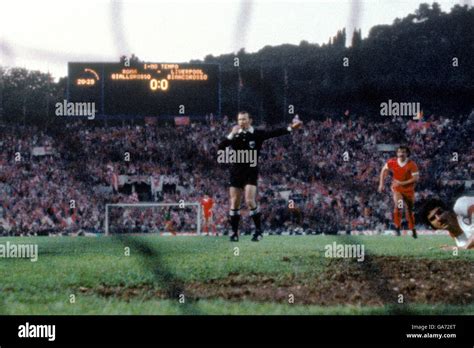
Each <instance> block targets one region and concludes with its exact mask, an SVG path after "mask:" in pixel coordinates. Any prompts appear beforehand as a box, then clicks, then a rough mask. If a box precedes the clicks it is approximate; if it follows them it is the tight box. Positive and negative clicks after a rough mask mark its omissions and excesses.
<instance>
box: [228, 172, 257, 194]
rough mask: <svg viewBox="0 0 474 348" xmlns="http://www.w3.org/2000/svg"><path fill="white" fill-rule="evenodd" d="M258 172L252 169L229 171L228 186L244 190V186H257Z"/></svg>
mask: <svg viewBox="0 0 474 348" xmlns="http://www.w3.org/2000/svg"><path fill="white" fill-rule="evenodd" d="M257 181H258V170H257V169H256V168H252V167H246V168H232V170H231V171H230V180H229V186H231V187H238V188H242V189H243V188H244V187H245V186H246V185H254V186H257Z"/></svg>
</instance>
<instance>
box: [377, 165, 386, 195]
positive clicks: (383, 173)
mask: <svg viewBox="0 0 474 348" xmlns="http://www.w3.org/2000/svg"><path fill="white" fill-rule="evenodd" d="M387 174H388V167H387V164H384V165H383V167H382V170H381V171H380V177H379V189H378V191H379V192H380V193H382V192H383V187H384V183H385V178H386V177H387Z"/></svg>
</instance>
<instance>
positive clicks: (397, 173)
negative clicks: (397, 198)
mask: <svg viewBox="0 0 474 348" xmlns="http://www.w3.org/2000/svg"><path fill="white" fill-rule="evenodd" d="M385 165H386V167H387V168H388V169H389V170H390V171H391V172H392V175H393V178H394V179H396V180H398V181H406V180H410V179H411V178H413V176H415V175H418V166H417V165H416V163H415V162H413V161H412V160H410V159H408V160H407V161H406V162H405V163H400V162H399V161H398V158H396V157H394V158H390V159H389V160H388V161H387V163H386V164H385ZM392 190H394V191H398V192H415V183H411V184H409V185H404V186H396V187H394V186H393V185H392Z"/></svg>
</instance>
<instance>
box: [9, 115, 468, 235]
mask: <svg viewBox="0 0 474 348" xmlns="http://www.w3.org/2000/svg"><path fill="white" fill-rule="evenodd" d="M473 126H474V117H473V114H471V116H469V117H460V118H456V119H452V118H445V117H438V116H431V117H429V118H428V119H426V120H424V121H415V120H408V121H407V119H406V118H388V117H387V118H386V119H383V120H378V121H377V122H374V121H368V120H367V118H362V117H352V118H351V117H347V118H344V119H330V118H328V119H326V120H324V121H314V120H312V121H309V122H307V123H306V124H305V126H304V128H303V129H302V130H301V131H299V132H294V134H292V135H290V136H286V137H281V138H276V139H271V140H269V141H267V142H266V143H265V144H264V147H263V151H262V155H261V156H260V159H259V163H260V179H259V188H258V189H259V194H258V202H259V206H260V208H261V211H262V212H263V225H264V227H265V230H266V231H267V232H271V233H281V232H283V231H290V232H292V233H302V232H303V231H304V232H305V233H335V232H337V231H349V230H366V229H369V230H380V231H382V230H385V229H387V228H390V223H391V214H392V202H391V196H390V194H389V188H388V185H389V183H387V190H386V191H385V193H383V194H379V193H377V182H378V175H379V173H380V169H381V167H382V165H383V163H384V161H385V160H386V159H387V158H388V157H392V156H394V153H393V152H386V151H381V150H380V148H379V147H380V146H381V144H401V143H403V144H407V145H408V146H410V148H411V150H412V156H411V158H412V159H413V160H414V161H415V162H416V163H417V164H418V166H419V168H420V173H421V180H420V182H419V183H418V185H417V189H416V190H417V199H419V198H421V197H425V196H427V195H430V194H436V195H438V196H442V197H443V198H446V199H448V200H449V199H452V198H454V197H455V196H456V195H457V194H458V193H459V192H460V190H462V188H463V185H464V181H465V180H472V178H473V173H474V146H473V145H474V144H473V139H472V134H473V131H474V127H473ZM230 128H231V122H230V121H229V120H228V118H227V117H224V118H223V119H218V118H213V119H207V121H206V122H202V123H191V124H190V125H188V126H175V125H171V124H168V125H166V126H163V125H150V124H142V125H133V126H132V125H121V126H103V125H97V124H94V125H93V126H91V125H90V124H88V123H87V122H85V121H77V122H68V123H64V124H63V126H62V127H54V128H51V129H48V131H45V130H42V129H39V128H35V127H24V126H17V127H0V235H1V234H6V235H20V234H46V233H77V232H89V233H101V232H103V231H104V221H105V204H106V203H119V202H136V201H137V200H138V196H137V195H136V194H130V193H129V192H128V193H125V192H123V190H120V189H119V188H118V187H117V186H116V185H115V186H114V182H113V177H114V175H115V176H118V175H131V176H134V175H135V176H136V175H143V176H151V177H153V180H156V181H159V180H160V178H161V183H162V184H163V187H162V189H161V190H159V194H157V195H154V196H150V197H152V198H151V199H153V200H156V201H158V202H168V203H177V202H179V201H180V200H184V201H185V202H198V201H199V200H200V199H201V198H202V196H203V195H204V194H205V193H208V194H209V195H210V196H211V197H213V199H214V201H215V206H214V221H215V223H216V224H217V227H218V230H220V231H223V230H225V229H227V228H228V225H227V213H228V201H227V198H228V194H227V189H228V187H227V180H228V174H227V168H226V165H225V164H219V163H217V144H218V142H219V140H220V139H221V137H223V136H224V135H226V134H227V133H228V132H229V130H230ZM35 147H42V148H48V149H51V151H50V152H46V153H42V154H40V155H38V154H35V153H34V152H33V148H35ZM195 214H196V213H195V212H194V213H192V212H191V211H190V210H189V209H186V210H185V211H184V212H180V211H179V210H176V209H173V210H169V211H168V215H169V216H165V215H167V214H166V209H156V208H154V209H148V210H147V209H141V210H140V209H135V208H134V209H129V210H127V209H118V208H117V211H116V212H112V213H111V217H110V219H111V220H110V226H111V228H112V231H114V228H115V231H134V232H137V231H142V232H147V231H150V230H153V229H161V230H162V229H163V225H164V222H165V220H170V219H171V220H173V221H174V224H175V229H176V230H178V231H182V230H193V229H195V222H196V217H195ZM243 215H244V217H245V216H246V213H245V211H244V212H243ZM242 223H243V224H244V228H243V230H247V231H248V232H250V229H251V226H252V225H251V224H250V219H247V218H244V219H243V221H242Z"/></svg>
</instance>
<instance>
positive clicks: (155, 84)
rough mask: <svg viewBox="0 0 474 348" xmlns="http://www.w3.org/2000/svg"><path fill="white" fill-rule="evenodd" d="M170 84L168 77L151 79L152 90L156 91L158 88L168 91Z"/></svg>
mask: <svg viewBox="0 0 474 348" xmlns="http://www.w3.org/2000/svg"><path fill="white" fill-rule="evenodd" d="M168 86H169V82H168V80H167V79H161V80H157V79H151V80H150V89H151V90H152V91H156V90H161V91H167V90H168Z"/></svg>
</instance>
